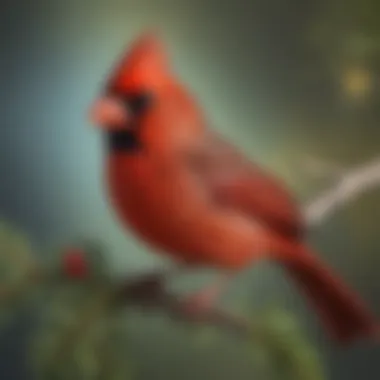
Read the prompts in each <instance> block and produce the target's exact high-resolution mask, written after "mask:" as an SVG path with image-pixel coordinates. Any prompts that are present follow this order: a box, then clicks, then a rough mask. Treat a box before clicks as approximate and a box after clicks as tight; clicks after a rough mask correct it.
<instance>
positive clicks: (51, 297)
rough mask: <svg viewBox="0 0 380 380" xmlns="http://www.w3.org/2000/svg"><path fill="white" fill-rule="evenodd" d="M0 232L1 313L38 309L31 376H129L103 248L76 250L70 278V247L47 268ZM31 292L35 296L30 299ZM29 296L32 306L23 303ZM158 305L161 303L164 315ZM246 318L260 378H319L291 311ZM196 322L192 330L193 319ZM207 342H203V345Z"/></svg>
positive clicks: (9, 232)
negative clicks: (80, 264) (78, 263)
mask: <svg viewBox="0 0 380 380" xmlns="http://www.w3.org/2000/svg"><path fill="white" fill-rule="evenodd" d="M0 236H1V238H0V254H1V257H0V259H1V261H0V264H1V266H0V273H1V277H0V289H1V290H2V293H1V298H0V312H1V314H2V315H9V316H12V317H16V316H17V314H16V313H17V311H20V310H21V309H20V308H21V307H22V308H23V310H24V309H25V306H26V305H29V306H31V305H34V306H37V307H36V308H37V310H38V312H39V313H38V316H39V318H38V322H39V323H38V326H37V328H36V329H35V331H34V333H33V336H32V339H31V343H30V355H29V358H30V365H31V368H32V369H33V371H34V373H35V374H36V378H37V379H38V380H66V379H77V380H119V379H120V380H121V379H123V380H124V379H130V378H133V371H132V366H131V363H130V362H129V361H128V356H129V355H128V350H129V346H128V343H129V339H128V334H127V326H126V325H127V323H126V320H125V318H124V316H125V313H124V310H125V307H126V302H123V303H120V302H115V301H117V300H119V298H118V297H119V294H120V292H118V291H117V289H120V286H121V285H120V284H114V283H113V282H112V281H111V280H110V279H109V278H108V276H107V271H106V270H105V269H104V268H105V267H106V255H105V252H104V249H103V250H102V249H101V248H100V246H99V245H91V244H88V243H85V244H82V247H81V248H80V249H79V250H77V251H76V255H78V252H83V260H84V262H85V263H87V264H88V268H91V270H90V271H89V272H88V271H83V272H80V273H81V275H82V277H78V276H74V277H73V276H71V272H70V271H69V272H67V271H66V269H67V268H66V267H65V266H63V269H62V263H65V262H66V261H65V255H67V254H69V255H71V254H72V249H70V250H69V251H67V249H66V250H63V251H62V252H61V253H60V254H57V256H56V257H55V264H54V265H53V264H49V265H41V264H39V266H37V262H36V260H35V256H34V255H33V252H32V249H31V247H30V245H29V244H28V240H27V239H26V238H25V237H24V236H23V235H22V234H20V233H18V232H15V230H14V229H12V228H10V227H8V226H7V227H6V226H5V225H3V226H2V229H1V235H0ZM68 252H69V253H68ZM70 252H71V253H70ZM92 260H94V263H93V262H92ZM60 266H61V267H60ZM37 267H44V271H43V273H42V272H41V271H39V272H36V270H35V269H36V268H37ZM65 268H66V269H65ZM36 273H38V276H36ZM78 273H79V272H78ZM136 289H137V288H136ZM31 294H37V295H38V297H37V298H36V297H32V298H31V297H29V296H30V295H31ZM139 294H140V293H139ZM141 294H142V293H141ZM31 299H32V300H34V301H36V302H37V301H38V303H32V304H30V300H31ZM165 307H166V306H165V305H162V311H164V312H165V311H166V310H165ZM168 315H170V313H169V312H168ZM170 316H171V315H170ZM10 320H11V319H8V321H10ZM253 320H254V324H253V325H252V328H251V329H250V330H249V331H250V333H249V332H248V333H247V334H245V336H243V338H246V342H247V343H248V345H249V347H250V349H251V350H252V352H253V353H254V357H255V358H256V359H257V358H258V357H259V356H260V357H261V358H264V357H265V359H266V360H265V363H263V362H262V363H261V366H262V367H263V368H265V373H266V378H267V379H269V378H278V379H292V380H323V379H324V377H323V374H322V369H321V364H320V362H319V360H318V355H317V353H316V351H315V350H314V348H313V347H312V346H311V345H310V344H309V343H308V342H307V339H305V337H304V335H303V333H302V332H301V330H300V329H299V325H298V323H297V322H296V319H295V318H294V317H293V316H292V315H290V314H287V313H285V312H284V311H282V310H277V309H270V310H265V312H264V313H263V314H262V315H261V316H260V315H258V314H257V313H256V315H255V317H254V319H253ZM183 322H185V323H187V324H188V326H189V327H190V326H193V324H192V322H193V321H191V319H189V320H188V321H186V320H185V321H183V319H181V323H183ZM195 326H196V328H198V327H199V324H196V325H195ZM218 327H223V326H218ZM200 328H201V329H202V325H201V327H200ZM214 331H215V330H214ZM223 332H224V330H223V329H219V330H218V334H219V333H223ZM213 337H215V334H213V335H212V336H211V338H213ZM213 343H214V342H213V339H210V340H209V341H208V346H210V344H211V345H212V344H213ZM200 348H201V347H200ZM269 376H270V377H269Z"/></svg>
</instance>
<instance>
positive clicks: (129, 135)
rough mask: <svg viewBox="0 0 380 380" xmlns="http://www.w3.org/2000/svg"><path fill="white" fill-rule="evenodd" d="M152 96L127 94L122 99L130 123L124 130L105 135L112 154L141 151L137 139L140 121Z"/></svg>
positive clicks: (140, 145) (147, 94) (139, 142)
mask: <svg viewBox="0 0 380 380" xmlns="http://www.w3.org/2000/svg"><path fill="white" fill-rule="evenodd" d="M152 100H153V99H152V96H151V94H149V93H136V94H128V95H124V96H123V97H122V101H123V103H124V104H125V107H126V108H127V109H128V112H129V113H131V114H132V115H131V121H129V122H128V125H126V126H125V128H124V129H119V130H117V131H112V130H111V131H109V132H107V133H106V139H107V145H108V149H109V150H110V151H112V152H126V153H136V152H139V151H140V150H141V149H142V143H141V140H140V138H139V128H140V121H141V118H142V116H143V115H144V113H145V112H146V111H147V110H148V109H149V107H150V106H151V104H152Z"/></svg>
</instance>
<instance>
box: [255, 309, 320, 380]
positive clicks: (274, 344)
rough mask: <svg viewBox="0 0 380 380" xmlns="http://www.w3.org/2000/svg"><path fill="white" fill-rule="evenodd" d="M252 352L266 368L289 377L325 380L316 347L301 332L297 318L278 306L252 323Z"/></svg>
mask: <svg viewBox="0 0 380 380" xmlns="http://www.w3.org/2000/svg"><path fill="white" fill-rule="evenodd" d="M251 341H252V344H254V345H259V346H255V347H254V350H253V354H254V355H255V357H257V356H256V355H257V352H258V350H259V349H261V350H263V352H262V353H261V357H260V358H259V359H260V360H261V361H262V362H263V365H265V366H266V367H267V368H271V369H274V370H275V371H276V373H277V374H281V376H282V378H283V377H284V376H285V378H286V379H289V380H324V379H325V374H324V370H323V366H322V363H321V359H320V358H319V355H318V352H317V350H316V348H315V347H313V345H312V344H311V343H310V342H309V341H308V339H307V338H306V337H305V335H304V333H303V332H302V330H301V328H300V326H299V323H298V321H297V319H296V318H295V317H294V316H293V315H291V314H289V313H287V312H285V311H283V310H279V309H270V310H267V311H266V312H264V313H263V314H262V316H261V318H259V319H257V317H256V323H255V325H254V326H252V334H251Z"/></svg>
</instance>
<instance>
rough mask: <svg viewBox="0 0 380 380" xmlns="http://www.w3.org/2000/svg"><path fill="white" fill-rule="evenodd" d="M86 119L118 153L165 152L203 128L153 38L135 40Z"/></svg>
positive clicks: (194, 107) (152, 35) (191, 102)
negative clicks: (140, 149) (146, 149)
mask: <svg viewBox="0 0 380 380" xmlns="http://www.w3.org/2000/svg"><path fill="white" fill-rule="evenodd" d="M89 116H90V120H91V121H92V123H93V124H95V125H96V126H98V127H99V128H101V129H103V130H104V131H106V134H107V136H108V137H110V138H111V140H113V141H116V143H115V144H116V146H119V147H121V149H122V150H123V147H124V148H125V149H126V150H128V149H130V150H136V148H138V147H141V146H142V145H149V146H150V147H154V146H156V147H158V148H160V147H161V148H163V149H164V146H166V145H167V144H173V143H174V145H175V143H176V141H177V142H181V141H182V140H183V139H186V138H189V137H190V138H191V136H192V135H196V134H197V133H198V132H199V131H200V130H201V129H202V127H201V125H203V123H202V121H201V112H200V110H199V109H198V107H197V106H196V104H195V102H194V99H193V98H192V97H191V96H190V94H188V92H187V91H186V90H185V88H184V87H183V86H182V85H181V84H180V83H179V81H178V80H177V79H176V78H175V76H174V75H173V73H172V71H171V69H170V66H169V63H168V59H167V55H166V52H165V49H164V47H163V45H162V44H161V42H160V40H159V39H158V37H157V36H156V35H155V34H153V33H147V34H144V35H143V36H141V37H140V38H138V39H137V40H136V41H135V42H134V43H133V44H132V47H131V48H129V49H128V50H127V52H126V53H125V54H124V55H123V56H122V58H121V60H120V62H119V63H118V64H117V66H116V68H115V69H114V71H113V73H112V74H111V75H110V77H109V79H108V81H107V83H106V86H105V91H104V93H103V94H102V95H101V96H100V97H99V98H98V99H96V100H95V102H94V103H93V104H92V106H91V109H90V114H89ZM128 147H129V148H128Z"/></svg>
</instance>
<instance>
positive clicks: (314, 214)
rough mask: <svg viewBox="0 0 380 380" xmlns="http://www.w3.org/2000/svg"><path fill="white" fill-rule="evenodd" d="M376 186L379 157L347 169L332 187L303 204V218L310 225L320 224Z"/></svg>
mask: <svg viewBox="0 0 380 380" xmlns="http://www.w3.org/2000/svg"><path fill="white" fill-rule="evenodd" d="M376 186H380V157H378V158H376V159H374V160H372V161H371V162H369V163H366V164H364V165H360V166H358V167H355V168H353V169H351V170H347V171H346V173H345V174H344V175H342V176H341V177H340V178H339V179H338V181H337V183H336V184H335V185H334V186H333V187H332V188H330V189H327V190H326V191H324V192H323V193H322V194H320V195H319V196H318V197H316V198H315V199H313V200H312V201H311V202H309V203H308V204H307V205H306V206H305V208H304V213H305V219H306V221H307V222H308V224H310V225H317V224H320V223H321V222H322V221H324V220H325V219H326V218H328V217H329V216H330V215H331V214H332V213H333V212H335V211H337V210H338V209H339V208H341V207H342V206H344V205H345V204H347V203H348V202H350V201H352V200H354V199H355V198H357V197H358V196H359V195H361V194H362V193H363V192H366V191H368V190H371V189H373V188H374V187H376Z"/></svg>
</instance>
